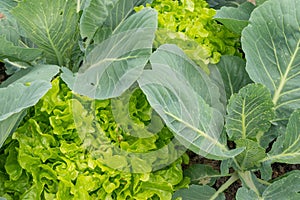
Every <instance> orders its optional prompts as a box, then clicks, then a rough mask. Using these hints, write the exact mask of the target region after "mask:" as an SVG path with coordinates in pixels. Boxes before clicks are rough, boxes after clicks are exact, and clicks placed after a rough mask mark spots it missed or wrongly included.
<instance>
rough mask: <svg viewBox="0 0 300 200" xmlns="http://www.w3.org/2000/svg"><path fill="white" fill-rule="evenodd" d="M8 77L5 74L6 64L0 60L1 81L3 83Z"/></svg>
mask: <svg viewBox="0 0 300 200" xmlns="http://www.w3.org/2000/svg"><path fill="white" fill-rule="evenodd" d="M6 78H7V75H6V74H5V68H4V64H3V63H1V62H0V83H2V82H3V81H4V80H5V79H6Z"/></svg>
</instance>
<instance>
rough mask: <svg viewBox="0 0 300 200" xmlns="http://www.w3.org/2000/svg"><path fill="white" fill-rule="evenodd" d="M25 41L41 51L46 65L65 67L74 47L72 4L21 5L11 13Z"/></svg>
mask: <svg viewBox="0 0 300 200" xmlns="http://www.w3.org/2000/svg"><path fill="white" fill-rule="evenodd" d="M12 14H13V16H14V17H15V18H16V19H17V20H18V22H19V23H20V25H21V26H22V28H23V29H24V31H25V32H26V34H27V37H28V38H29V39H30V40H31V41H32V42H34V43H35V44H36V45H37V46H38V48H39V49H41V50H43V52H44V53H45V57H46V59H47V63H49V64H58V65H60V66H63V65H66V64H68V62H69V60H70V59H71V54H72V50H73V47H74V45H77V35H78V34H77V24H78V15H77V13H76V2H75V1H73V0H56V1H48V0H31V1H21V2H19V3H18V6H17V7H15V8H14V9H13V10H12Z"/></svg>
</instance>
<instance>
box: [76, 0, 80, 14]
mask: <svg viewBox="0 0 300 200" xmlns="http://www.w3.org/2000/svg"><path fill="white" fill-rule="evenodd" d="M76 10H77V13H79V11H80V0H77V9H76Z"/></svg>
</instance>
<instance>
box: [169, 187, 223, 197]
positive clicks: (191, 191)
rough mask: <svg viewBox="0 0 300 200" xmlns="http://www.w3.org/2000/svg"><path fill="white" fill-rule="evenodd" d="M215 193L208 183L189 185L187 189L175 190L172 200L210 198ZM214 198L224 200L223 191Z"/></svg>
mask: <svg viewBox="0 0 300 200" xmlns="http://www.w3.org/2000/svg"><path fill="white" fill-rule="evenodd" d="M215 193H216V190H215V189H214V188H212V187H210V186H208V185H203V186H200V185H191V186H190V187H189V188H188V189H180V190H178V191H176V192H175V193H174V195H173V197H172V199H173V200H177V199H181V200H200V199H210V197H211V196H213V195H214V194H215ZM216 200H225V195H224V193H221V194H220V195H219V196H218V197H217V198H216Z"/></svg>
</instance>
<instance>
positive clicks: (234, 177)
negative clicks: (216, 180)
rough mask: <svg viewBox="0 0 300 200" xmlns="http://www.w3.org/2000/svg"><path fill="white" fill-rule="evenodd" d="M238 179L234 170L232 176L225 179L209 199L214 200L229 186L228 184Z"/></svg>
mask: <svg viewBox="0 0 300 200" xmlns="http://www.w3.org/2000/svg"><path fill="white" fill-rule="evenodd" d="M238 179H239V176H238V174H237V172H234V173H233V174H232V176H231V177H230V178H229V179H228V180H227V181H226V183H224V184H223V185H222V186H221V187H220V188H219V189H218V191H217V192H216V193H214V195H213V196H211V197H210V199H209V200H214V199H216V198H217V197H218V196H219V194H221V193H222V192H224V191H225V190H226V189H227V188H229V186H230V185H232V184H233V183H234V182H235V181H237V180H238Z"/></svg>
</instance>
